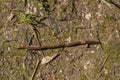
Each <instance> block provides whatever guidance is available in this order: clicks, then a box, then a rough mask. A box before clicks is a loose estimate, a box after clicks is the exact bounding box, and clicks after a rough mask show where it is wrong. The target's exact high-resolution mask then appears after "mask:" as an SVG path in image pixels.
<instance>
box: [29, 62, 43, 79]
mask: <svg viewBox="0 0 120 80" xmlns="http://www.w3.org/2000/svg"><path fill="white" fill-rule="evenodd" d="M40 62H41V61H40V60H38V62H37V63H36V66H35V69H34V71H33V73H32V76H31V80H34V77H35V74H36V72H37V70H38V67H39V64H40Z"/></svg>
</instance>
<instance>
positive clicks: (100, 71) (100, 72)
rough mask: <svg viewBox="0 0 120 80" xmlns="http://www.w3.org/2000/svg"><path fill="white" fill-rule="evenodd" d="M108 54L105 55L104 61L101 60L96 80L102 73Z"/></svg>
mask: <svg viewBox="0 0 120 80" xmlns="http://www.w3.org/2000/svg"><path fill="white" fill-rule="evenodd" d="M109 56H110V55H108V56H106V57H105V59H104V61H103V64H102V66H101V68H100V69H99V71H98V72H99V74H98V76H97V78H96V80H99V78H100V76H101V75H102V70H103V68H104V66H105V63H106V62H107V60H108V58H109Z"/></svg>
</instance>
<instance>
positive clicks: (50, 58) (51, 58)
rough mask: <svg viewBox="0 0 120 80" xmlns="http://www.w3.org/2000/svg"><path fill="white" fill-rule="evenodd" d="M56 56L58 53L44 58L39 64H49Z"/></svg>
mask: <svg viewBox="0 0 120 80" xmlns="http://www.w3.org/2000/svg"><path fill="white" fill-rule="evenodd" d="M58 55H59V53H57V54H54V55H52V56H46V57H44V58H43V59H42V61H41V64H47V63H49V62H50V61H52V60H53V59H55V58H56V57H57V56H58Z"/></svg>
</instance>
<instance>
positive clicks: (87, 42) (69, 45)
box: [18, 41, 101, 50]
mask: <svg viewBox="0 0 120 80" xmlns="http://www.w3.org/2000/svg"><path fill="white" fill-rule="evenodd" d="M95 44H101V42H100V41H78V42H73V43H68V44H59V45H54V46H22V47H19V48H18V49H27V50H46V49H56V48H65V47H74V46H78V45H95Z"/></svg>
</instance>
